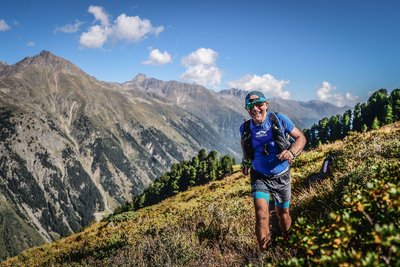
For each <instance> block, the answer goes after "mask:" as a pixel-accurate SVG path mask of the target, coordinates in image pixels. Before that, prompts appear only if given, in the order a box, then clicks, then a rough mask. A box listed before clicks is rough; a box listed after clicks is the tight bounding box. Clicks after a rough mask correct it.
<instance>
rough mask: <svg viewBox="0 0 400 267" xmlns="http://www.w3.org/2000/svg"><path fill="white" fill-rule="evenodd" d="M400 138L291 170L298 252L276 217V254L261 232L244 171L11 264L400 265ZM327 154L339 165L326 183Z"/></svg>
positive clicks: (316, 156)
mask: <svg viewBox="0 0 400 267" xmlns="http://www.w3.org/2000/svg"><path fill="white" fill-rule="evenodd" d="M399 134H400V122H396V123H395V124H391V125H386V126H384V127H383V128H381V129H379V130H377V131H370V132H366V133H353V134H351V135H350V136H348V137H346V138H345V139H344V140H341V141H336V142H334V143H332V144H325V145H322V146H320V147H318V148H317V149H315V150H313V151H309V152H303V153H302V154H301V155H300V156H299V157H298V158H297V159H296V161H295V162H294V164H293V165H292V171H291V173H292V196H293V197H292V199H293V201H292V202H293V203H292V204H291V207H290V208H291V216H292V219H293V224H292V231H291V233H292V234H291V238H290V241H289V244H288V243H287V242H282V237H281V236H280V231H279V230H278V229H279V226H278V222H277V219H276V215H275V212H272V213H271V217H270V218H271V234H272V236H271V237H272V242H273V244H274V245H273V246H271V248H270V249H269V250H268V251H267V252H262V251H259V250H258V246H257V241H256V237H255V234H254V222H255V219H254V206H253V201H252V199H251V188H250V184H249V177H248V176H244V175H243V174H242V173H241V172H240V171H236V172H235V173H233V174H232V175H231V176H228V177H225V178H224V179H223V180H219V181H214V182H211V183H209V184H206V185H203V186H197V187H192V188H190V189H189V190H187V191H185V192H181V193H179V194H177V195H176V196H174V197H171V198H168V199H166V200H164V201H163V202H161V203H159V204H156V205H153V206H149V207H146V208H143V209H140V210H137V211H128V212H125V213H121V214H115V215H113V216H110V217H108V218H107V219H105V220H103V221H101V222H99V223H95V224H93V225H91V226H89V227H87V228H86V229H84V230H83V231H81V232H79V233H77V234H73V235H71V236H69V237H66V238H63V239H61V240H59V241H57V242H54V243H51V244H47V245H45V246H41V247H36V248H33V249H30V250H26V251H24V252H22V253H21V254H20V255H18V256H17V257H14V258H11V259H8V260H7V261H5V262H4V266H60V265H62V266H64V265H66V266H108V265H112V266H114V265H117V266H264V265H265V263H266V262H268V263H269V264H270V265H272V266H304V265H306V266H309V265H310V266H321V265H322V266H338V265H347V264H349V263H354V265H358V264H359V265H362V266H399V264H400V244H399V242H398V240H399V238H398V237H399V234H400V230H399V226H398V222H399V220H400V213H399V212H398V211H399V207H400V198H399V192H400V164H399V160H398V158H399V150H400V142H399ZM327 155H335V160H334V161H333V163H332V165H331V166H332V168H331V170H332V172H331V173H330V174H329V175H328V176H327V177H323V176H321V175H320V173H319V170H320V168H321V166H322V164H323V160H324V158H326V157H327ZM271 205H272V203H271ZM350 265H351V264H350Z"/></svg>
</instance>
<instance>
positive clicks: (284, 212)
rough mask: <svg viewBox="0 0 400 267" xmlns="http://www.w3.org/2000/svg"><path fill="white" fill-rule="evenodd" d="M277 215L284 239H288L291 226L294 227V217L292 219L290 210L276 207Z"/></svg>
mask: <svg viewBox="0 0 400 267" xmlns="http://www.w3.org/2000/svg"><path fill="white" fill-rule="evenodd" d="M275 211H276V215H277V217H278V221H279V227H280V228H281V231H282V235H283V239H287V238H288V233H289V229H290V226H291V225H292V217H290V213H289V208H282V207H278V206H277V205H275Z"/></svg>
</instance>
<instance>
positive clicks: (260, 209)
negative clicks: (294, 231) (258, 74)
mask: <svg viewBox="0 0 400 267" xmlns="http://www.w3.org/2000/svg"><path fill="white" fill-rule="evenodd" d="M245 108H246V110H247V112H248V113H249V115H250V117H251V120H250V121H249V122H248V124H247V126H245V124H246V122H245V123H243V124H242V125H241V126H240V133H241V136H242V139H241V144H242V150H243V161H242V172H243V173H244V174H245V175H247V173H248V171H249V170H250V178H251V187H252V195H253V199H254V207H255V212H256V226H255V232H256V236H257V241H258V244H259V247H260V249H261V250H266V249H268V247H269V246H270V241H271V237H270V233H269V201H270V196H271V194H272V195H273V197H274V201H275V211H276V214H277V217H278V220H279V226H280V229H281V231H282V234H283V238H284V239H287V237H288V234H289V228H290V226H291V223H292V219H291V217H290V214H289V206H290V197H291V185H290V163H292V162H293V161H294V159H295V158H296V156H298V155H299V154H300V153H301V151H302V150H303V148H304V145H305V144H306V138H305V137H304V135H303V133H302V132H301V131H300V130H299V129H298V128H297V127H295V125H294V124H293V122H292V121H291V120H290V119H289V118H288V117H286V116H285V115H283V114H279V113H278V114H275V113H271V112H268V102H267V99H266V98H265V96H264V94H263V93H262V92H259V91H251V92H249V93H248V94H247V96H246V98H245ZM273 116H276V117H275V118H274V117H273ZM277 122H279V125H280V129H281V130H283V129H284V132H285V133H286V134H289V135H290V136H291V137H292V138H294V142H293V143H291V144H290V143H288V144H286V147H285V148H282V147H280V145H281V144H280V143H279V142H278V140H277V138H276V135H275V133H276V131H277V127H275V128H274V127H273V126H274V125H276V123H277ZM273 128H274V129H273ZM246 129H247V131H246ZM273 130H274V131H275V132H273ZM246 132H247V133H249V134H250V135H247V136H250V137H247V138H246V137H245V136H244V135H246ZM281 132H282V131H281ZM289 145H290V146H289Z"/></svg>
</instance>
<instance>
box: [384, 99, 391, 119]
mask: <svg viewBox="0 0 400 267" xmlns="http://www.w3.org/2000/svg"><path fill="white" fill-rule="evenodd" d="M384 113H385V117H384V120H383V124H389V123H392V122H393V108H392V104H391V101H390V102H389V104H387V105H385V107H384Z"/></svg>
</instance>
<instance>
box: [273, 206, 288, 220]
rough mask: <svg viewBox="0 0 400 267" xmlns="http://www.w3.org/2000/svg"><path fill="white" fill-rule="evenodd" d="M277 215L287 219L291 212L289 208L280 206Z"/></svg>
mask: <svg viewBox="0 0 400 267" xmlns="http://www.w3.org/2000/svg"><path fill="white" fill-rule="evenodd" d="M276 215H277V217H278V218H279V219H282V220H285V219H289V218H290V212H289V209H280V208H278V209H277V210H276Z"/></svg>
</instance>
